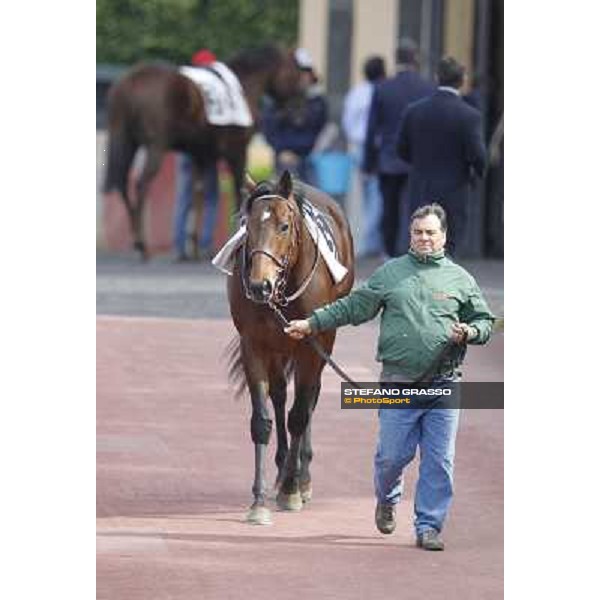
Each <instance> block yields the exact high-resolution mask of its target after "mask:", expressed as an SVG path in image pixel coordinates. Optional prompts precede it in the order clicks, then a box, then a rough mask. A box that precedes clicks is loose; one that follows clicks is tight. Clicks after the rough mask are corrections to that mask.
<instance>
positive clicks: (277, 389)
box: [269, 374, 288, 491]
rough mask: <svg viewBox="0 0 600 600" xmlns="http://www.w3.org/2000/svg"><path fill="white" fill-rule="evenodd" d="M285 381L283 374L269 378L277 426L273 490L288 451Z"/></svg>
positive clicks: (277, 487) (281, 472) (280, 478)
mask: <svg viewBox="0 0 600 600" xmlns="http://www.w3.org/2000/svg"><path fill="white" fill-rule="evenodd" d="M286 388H287V383H286V380H285V375H283V374H281V375H279V374H278V375H277V376H275V377H272V378H271V381H270V384H269V389H270V394H271V400H272V402H273V409H274V412H275V426H276V428H277V452H276V453H275V464H276V465H277V479H276V481H275V491H278V490H279V487H280V485H281V481H282V477H283V467H284V464H285V457H286V455H287V452H288V439H287V431H286V429H285V401H286V395H287V390H286Z"/></svg>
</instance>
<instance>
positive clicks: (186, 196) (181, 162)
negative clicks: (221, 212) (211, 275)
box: [173, 154, 219, 255]
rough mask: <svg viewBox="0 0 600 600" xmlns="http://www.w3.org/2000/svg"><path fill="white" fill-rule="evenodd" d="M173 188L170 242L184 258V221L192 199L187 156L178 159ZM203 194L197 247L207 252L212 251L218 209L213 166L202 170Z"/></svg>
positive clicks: (189, 167)
mask: <svg viewBox="0 0 600 600" xmlns="http://www.w3.org/2000/svg"><path fill="white" fill-rule="evenodd" d="M176 188H177V191H176V196H175V217H174V219H173V241H174V244H175V250H176V252H177V254H179V255H184V254H185V250H186V241H187V220H188V217H189V214H190V211H191V209H192V204H193V198H194V178H193V161H192V159H191V158H190V157H189V156H188V155H187V154H180V155H179V156H178V157H177V186H176ZM203 191H204V206H203V218H202V232H201V235H200V239H199V241H198V246H199V247H200V248H201V249H203V250H210V249H211V248H212V238H213V234H214V231H215V225H216V221H217V206H218V203H219V176H218V172H217V165H216V164H211V165H210V166H208V167H207V168H206V169H205V170H204V173H203Z"/></svg>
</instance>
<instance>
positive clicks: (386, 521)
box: [375, 503, 396, 534]
mask: <svg viewBox="0 0 600 600" xmlns="http://www.w3.org/2000/svg"><path fill="white" fill-rule="evenodd" d="M375 523H376V525H377V529H379V531H381V533H385V534H388V533H392V532H393V531H394V529H396V506H395V505H394V504H379V503H378V504H377V508H376V509H375Z"/></svg>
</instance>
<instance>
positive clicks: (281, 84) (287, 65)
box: [266, 50, 302, 103]
mask: <svg viewBox="0 0 600 600" xmlns="http://www.w3.org/2000/svg"><path fill="white" fill-rule="evenodd" d="M273 64H274V65H275V67H274V69H273V71H272V74H271V77H270V80H269V82H268V83H267V90H266V91H267V93H268V94H269V95H270V96H272V97H273V98H274V100H275V101H276V102H281V103H283V102H285V101H286V100H289V99H290V98H293V97H296V96H300V95H301V94H302V85H301V76H302V71H301V70H300V69H299V67H298V63H297V62H296V59H295V58H294V53H293V51H291V50H280V51H279V58H278V60H277V61H274V63H273Z"/></svg>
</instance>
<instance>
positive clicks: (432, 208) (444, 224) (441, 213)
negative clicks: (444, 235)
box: [410, 202, 448, 232]
mask: <svg viewBox="0 0 600 600" xmlns="http://www.w3.org/2000/svg"><path fill="white" fill-rule="evenodd" d="M429 215H435V216H436V217H437V218H438V219H439V220H440V226H441V228H442V231H443V232H446V231H447V230H448V221H447V219H446V211H445V210H444V209H443V208H442V207H441V206H440V205H439V204H437V203H436V202H433V203H432V204H426V205H425V206H420V207H419V208H417V210H415V212H414V213H413V214H412V215H411V217H410V224H411V225H412V224H413V221H415V220H417V219H424V218H425V217H428V216H429Z"/></svg>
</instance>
